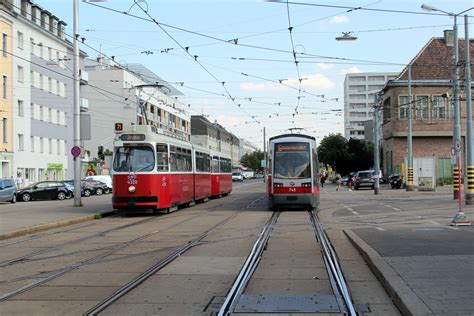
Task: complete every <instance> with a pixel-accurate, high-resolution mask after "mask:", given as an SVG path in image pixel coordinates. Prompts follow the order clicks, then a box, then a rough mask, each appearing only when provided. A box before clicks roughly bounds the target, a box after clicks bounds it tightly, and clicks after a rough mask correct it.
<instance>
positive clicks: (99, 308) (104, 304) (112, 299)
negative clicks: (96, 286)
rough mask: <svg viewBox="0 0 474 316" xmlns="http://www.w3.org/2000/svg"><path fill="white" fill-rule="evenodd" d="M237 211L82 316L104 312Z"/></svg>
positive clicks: (198, 242) (199, 241)
mask: <svg viewBox="0 0 474 316" xmlns="http://www.w3.org/2000/svg"><path fill="white" fill-rule="evenodd" d="M238 212H239V211H236V212H235V213H233V214H232V215H231V216H229V217H227V218H226V219H224V220H222V221H220V222H219V223H217V224H216V225H214V226H212V227H211V228H209V229H207V230H206V231H205V232H204V233H202V234H201V235H200V236H199V237H197V238H195V239H193V240H191V241H189V242H188V243H187V244H186V245H184V246H182V247H180V248H179V249H177V250H176V251H174V252H173V253H171V254H170V255H168V256H167V257H166V258H164V259H162V260H160V261H158V262H157V263H155V264H154V265H153V266H151V267H150V268H148V270H146V271H145V272H143V273H141V274H140V275H139V276H137V277H136V278H134V279H133V280H131V281H130V282H128V283H127V284H125V285H123V286H121V287H120V288H119V289H117V290H116V291H115V292H114V293H113V294H112V295H110V296H109V297H107V298H106V299H104V300H103V301H101V302H100V303H98V304H97V305H95V306H94V307H92V308H91V309H89V310H88V311H86V312H85V313H84V314H83V315H85V316H93V315H97V314H98V313H100V312H102V311H104V310H105V309H106V308H107V307H109V306H110V305H112V304H113V303H114V302H116V301H117V300H118V299H120V298H121V297H122V296H124V295H125V294H127V293H128V292H130V291H131V290H133V289H134V288H136V287H137V286H138V285H140V284H141V283H143V282H144V281H146V280H147V279H148V278H149V277H151V276H152V275H153V274H155V273H156V272H158V271H159V270H161V269H163V268H164V267H165V266H166V265H168V264H169V263H170V262H172V261H174V260H176V259H177V258H178V257H180V256H181V255H182V254H183V253H185V252H186V251H188V250H189V249H191V248H193V247H195V246H197V245H199V244H200V243H201V241H202V240H203V239H204V238H206V237H207V235H208V234H209V233H210V232H211V231H213V230H214V229H216V228H218V227H221V226H222V225H224V224H225V223H227V222H229V221H230V220H231V219H233V218H235V217H236V216H237V214H238Z"/></svg>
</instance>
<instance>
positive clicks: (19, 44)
mask: <svg viewBox="0 0 474 316" xmlns="http://www.w3.org/2000/svg"><path fill="white" fill-rule="evenodd" d="M17 37H18V48H19V49H23V47H24V44H23V33H22V32H18V33H17Z"/></svg>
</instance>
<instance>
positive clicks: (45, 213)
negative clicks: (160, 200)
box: [0, 194, 114, 240]
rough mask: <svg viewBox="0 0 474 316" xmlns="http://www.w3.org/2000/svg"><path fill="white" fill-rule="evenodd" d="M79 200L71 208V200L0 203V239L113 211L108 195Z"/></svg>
mask: <svg viewBox="0 0 474 316" xmlns="http://www.w3.org/2000/svg"><path fill="white" fill-rule="evenodd" d="M82 202H83V206H82V207H74V206H73V200H65V201H32V202H18V203H16V204H9V203H5V204H0V240H3V239H7V238H12V237H17V236H22V235H25V234H32V233H36V232H39V231H44V230H47V229H51V228H57V227H62V226H67V225H71V224H76V223H81V222H85V221H88V220H92V219H94V217H95V216H96V215H98V214H100V216H105V215H108V214H111V213H112V212H113V211H114V210H113V208H112V202H111V195H110V194H109V195H102V196H91V197H89V198H83V199H82Z"/></svg>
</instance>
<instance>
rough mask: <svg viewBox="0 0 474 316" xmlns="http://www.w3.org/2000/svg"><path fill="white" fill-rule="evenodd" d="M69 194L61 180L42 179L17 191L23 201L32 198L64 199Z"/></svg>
mask: <svg viewBox="0 0 474 316" xmlns="http://www.w3.org/2000/svg"><path fill="white" fill-rule="evenodd" d="M67 195H68V188H67V187H66V185H65V184H64V183H63V182H61V181H42V182H37V183H33V184H31V185H29V186H27V187H26V188H24V189H21V190H19V191H18V193H17V197H18V198H19V199H20V200H21V201H23V202H28V201H31V200H64V199H65V198H66V196H67Z"/></svg>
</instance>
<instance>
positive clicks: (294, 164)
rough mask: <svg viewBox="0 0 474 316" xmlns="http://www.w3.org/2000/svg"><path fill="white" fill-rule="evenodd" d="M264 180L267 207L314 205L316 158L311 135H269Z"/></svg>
mask: <svg viewBox="0 0 474 316" xmlns="http://www.w3.org/2000/svg"><path fill="white" fill-rule="evenodd" d="M267 180H268V181H267V194H268V202H269V207H270V208H271V209H274V208H282V207H285V208H297V207H304V208H315V207H317V205H318V203H319V162H318V154H317V150H316V140H315V138H314V137H312V136H308V135H303V134H284V135H279V136H275V137H272V138H270V140H269V146H268V174H267Z"/></svg>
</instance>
